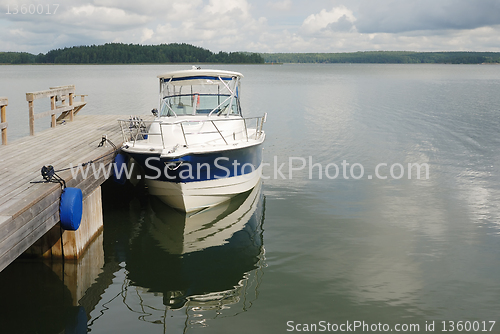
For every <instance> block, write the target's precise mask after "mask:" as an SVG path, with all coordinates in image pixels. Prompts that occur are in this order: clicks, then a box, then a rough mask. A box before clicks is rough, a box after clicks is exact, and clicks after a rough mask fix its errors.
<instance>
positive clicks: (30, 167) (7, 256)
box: [0, 108, 123, 271]
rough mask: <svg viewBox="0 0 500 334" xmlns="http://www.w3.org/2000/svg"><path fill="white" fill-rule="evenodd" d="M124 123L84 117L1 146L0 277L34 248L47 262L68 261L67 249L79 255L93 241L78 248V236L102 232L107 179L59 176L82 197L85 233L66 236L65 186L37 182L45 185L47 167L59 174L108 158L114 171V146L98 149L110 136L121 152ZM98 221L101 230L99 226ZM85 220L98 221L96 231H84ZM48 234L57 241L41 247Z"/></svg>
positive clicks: (112, 117)
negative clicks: (59, 258) (51, 259)
mask: <svg viewBox="0 0 500 334" xmlns="http://www.w3.org/2000/svg"><path fill="white" fill-rule="evenodd" d="M51 109H52V108H51ZM51 115H53V113H51ZM52 118H54V117H53V116H52ZM119 118H123V116H117V115H82V114H79V115H78V117H75V118H74V121H73V122H65V123H64V124H62V125H57V126H56V127H55V128H50V129H47V130H45V131H42V132H40V133H37V134H35V135H33V136H29V137H25V138H22V139H19V140H16V141H13V142H9V144H8V145H0V177H1V181H0V271H1V270H3V269H4V268H5V267H6V266H8V265H9V264H10V263H11V262H12V261H13V260H15V259H16V258H17V257H18V256H19V255H21V254H22V253H24V252H25V251H26V250H28V249H29V248H30V247H31V246H32V245H34V244H35V245H34V248H35V250H31V251H32V252H40V255H42V256H45V257H55V256H61V255H63V256H64V255H66V257H68V251H67V248H68V247H69V248H71V247H73V248H78V249H77V250H75V251H74V252H72V254H77V253H78V252H80V251H82V250H83V249H84V248H85V247H86V244H87V243H88V242H89V241H83V244H81V242H80V244H79V241H77V240H76V239H77V237H76V235H77V234H78V233H87V234H89V233H90V234H97V232H99V231H100V228H102V208H101V207H100V200H101V199H100V185H101V184H102V183H103V182H104V181H105V180H106V177H105V175H103V174H101V175H100V177H98V178H95V177H94V175H93V173H92V172H90V173H89V177H87V178H86V179H83V176H82V175H81V174H79V175H78V176H77V177H76V178H73V177H72V173H71V171H69V170H67V171H64V172H60V173H57V174H58V175H60V176H61V177H62V178H64V179H65V181H66V185H67V186H68V187H77V188H80V189H81V190H82V192H83V198H84V203H83V211H84V212H83V218H82V225H81V227H80V228H79V230H83V232H79V230H77V231H75V232H72V233H69V232H71V231H64V233H63V232H62V231H61V229H60V228H59V227H58V225H59V224H58V222H59V198H60V195H61V186H60V184H58V183H33V182H40V181H43V179H42V176H41V172H40V170H41V168H42V166H47V165H52V166H54V169H55V170H56V171H57V170H59V169H63V168H67V167H69V166H70V164H72V165H73V166H76V165H78V164H80V163H85V162H88V161H91V160H96V159H99V158H100V157H106V158H105V159H103V161H102V162H104V163H105V164H106V165H109V164H110V163H111V162H112V159H113V154H112V152H113V150H114V149H113V147H112V146H111V145H110V144H107V145H106V146H104V147H98V144H99V143H100V142H101V138H102V136H103V135H106V136H107V138H108V139H109V140H110V141H111V142H113V143H114V144H115V145H116V146H117V147H120V146H121V144H122V141H123V139H122V135H121V130H120V127H119V125H118V122H117V120H118V119H119ZM92 215H94V216H96V217H92ZM99 215H100V217H99ZM99 218H100V220H101V221H100V223H101V226H98V223H99ZM86 220H87V221H94V220H95V221H97V225H96V227H88V226H87V225H85V224H86ZM86 226H87V227H86ZM86 229H87V231H86ZM96 229H97V231H95V230H96ZM67 232H68V233H67ZM46 234H48V235H50V234H52V235H53V238H52V239H51V238H49V239H46V240H44V241H42V239H40V238H41V237H42V236H44V235H46ZM47 240H48V241H47ZM51 240H52V241H51ZM32 248H33V247H32ZM58 248H59V250H58ZM65 251H66V254H64V252H65ZM58 252H59V254H56V253H58ZM61 253H62V254H61ZM71 256H72V255H69V257H71ZM73 256H74V255H73Z"/></svg>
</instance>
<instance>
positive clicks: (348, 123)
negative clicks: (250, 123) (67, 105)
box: [0, 64, 500, 333]
mask: <svg viewBox="0 0 500 334" xmlns="http://www.w3.org/2000/svg"><path fill="white" fill-rule="evenodd" d="M188 67H189V66H183V65H176V66H164V65H161V66H159V65H158V66H157V65H151V66H150V65H137V66H1V67H0V73H1V76H0V96H7V97H8V98H9V106H8V107H7V118H8V122H9V140H15V139H16V138H19V137H21V136H24V135H27V134H28V118H27V113H28V107H27V102H26V101H25V96H24V93H26V92H30V91H37V90H44V89H48V88H49V87H51V86H57V85H67V84H75V85H76V88H77V94H88V95H89V96H88V97H87V101H88V105H87V106H86V107H85V108H84V109H83V110H82V111H81V112H82V113H87V114H98V113H105V114H120V115H136V114H146V113H149V110H151V109H152V108H154V107H156V104H157V99H158V96H157V92H158V87H157V80H156V75H158V74H160V73H162V72H167V71H170V70H174V69H185V68H188ZM204 67H212V68H224V69H228V70H235V71H240V72H242V73H243V74H244V75H245V77H244V79H243V82H242V105H243V108H244V109H243V110H244V112H245V115H246V116H259V115H261V114H263V113H264V112H267V113H268V118H267V123H266V124H265V131H266V135H267V138H266V142H265V149H264V162H266V163H267V164H268V165H266V167H265V168H264V177H265V178H266V179H265V180H264V181H263V185H262V189H261V191H256V192H254V193H252V194H249V195H247V196H240V197H239V198H237V199H236V200H235V201H233V202H232V203H231V205H229V206H228V207H224V208H220V212H217V213H216V214H215V213H214V215H212V216H210V215H207V216H205V217H191V218H189V219H188V221H187V222H186V217H185V216H184V215H179V214H178V213H176V212H175V211H172V210H170V209H169V208H168V207H166V206H164V205H163V204H161V203H159V202H158V201H157V200H156V199H155V198H150V197H149V196H147V194H145V193H144V192H141V191H136V192H126V191H123V189H120V188H117V186H115V185H111V184H106V185H105V186H104V188H103V192H104V231H103V236H102V239H101V241H100V242H102V246H101V247H102V249H103V251H104V255H103V258H102V259H101V260H92V261H91V262H90V264H87V266H89V268H93V269H96V268H97V269H98V270H99V272H100V275H99V276H98V277H97V279H96V280H95V283H94V284H93V285H92V286H91V287H90V288H89V289H88V290H87V293H86V294H85V295H84V296H83V298H81V299H80V300H78V301H74V300H72V299H71V298H72V297H71V295H70V294H69V292H68V290H67V288H66V287H65V285H64V284H63V282H62V281H61V278H60V277H59V276H57V275H56V274H55V273H54V272H53V271H52V270H50V268H49V267H48V266H47V265H44V264H41V263H40V262H26V261H18V262H15V263H14V264H13V265H11V266H9V267H8V268H7V269H5V270H4V271H3V272H2V273H1V274H0V282H1V284H2V285H1V287H0V289H1V294H0V296H2V298H1V299H0V324H1V325H2V332H4V329H5V330H6V333H35V332H36V333H64V332H66V333H81V332H86V331H90V332H92V333H165V332H167V333H285V332H287V331H292V330H298V329H300V330H307V329H308V330H309V331H311V330H314V329H316V330H317V331H321V330H322V329H324V330H325V331H329V330H330V331H333V330H337V331H341V329H344V331H349V329H351V330H352V331H354V330H356V331H357V332H362V331H363V329H364V332H366V331H371V332H384V330H388V331H390V330H393V331H396V330H398V329H399V330H402V331H404V330H405V329H406V330H407V331H412V332H421V333H423V332H431V331H432V329H434V331H435V332H443V331H444V330H446V331H449V332H453V329H455V330H456V331H457V332H458V331H460V330H461V332H478V333H479V332H492V333H495V332H496V333H500V317H499V310H500V283H499V282H500V207H499V205H500V178H499V176H500V150H499V148H500V135H499V129H500V94H499V92H500V66H493V65H368V64H359V65H350V64H336V65H317V64H304V65H282V66H271V65H258V66H257V65H255V66H254V65H228V66H204ZM46 104H47V105H46V106H44V105H43V104H42V105H41V106H40V109H38V111H45V109H48V108H49V102H48V100H47V101H46ZM36 107H37V106H36ZM42 109H43V110H42ZM37 122H38V123H39V124H38V123H37V126H38V128H39V129H40V130H41V129H43V128H45V127H46V126H47V124H43V123H44V122H46V123H48V122H49V120H48V119H42V120H39V121H37ZM47 145H48V147H50V143H47ZM75 163H77V162H75ZM409 164H410V165H409ZM417 165H418V166H420V173H418V171H417V169H418V166H417ZM37 168H38V167H37ZM417 177H419V178H417ZM4 178H7V179H8V175H2V179H4ZM125 189H127V190H130V189H132V186H130V185H129V186H127V187H126V188H125ZM203 222H211V223H210V224H211V225H210V227H211V228H213V230H211V231H212V232H213V233H206V234H204V235H202V236H201V237H200V236H198V237H196V236H195V237H194V239H192V238H191V237H190V236H189V233H187V231H188V230H189V229H190V228H192V227H193V226H198V225H196V224H203ZM228 226H231V228H233V227H234V228H233V229H232V230H231V229H230V228H228ZM224 233H227V235H225V234H224ZM213 236H215V238H212V237H213ZM217 236H218V237H217ZM221 236H225V237H221ZM190 238H191V239H190ZM221 239H222V240H225V241H224V242H221V241H220V240H221ZM88 270H91V269H88ZM495 322H498V323H495ZM356 325H358V326H361V327H355V326H356ZM363 325H366V327H363ZM336 326H337V327H336ZM416 326H419V327H416ZM417 329H418V330H417Z"/></svg>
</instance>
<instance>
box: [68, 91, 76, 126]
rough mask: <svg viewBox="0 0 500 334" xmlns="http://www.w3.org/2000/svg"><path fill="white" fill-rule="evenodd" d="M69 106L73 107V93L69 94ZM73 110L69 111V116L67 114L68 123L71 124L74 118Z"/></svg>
mask: <svg viewBox="0 0 500 334" xmlns="http://www.w3.org/2000/svg"><path fill="white" fill-rule="evenodd" d="M69 106H70V107H73V93H69ZM74 111H75V110H74V109H71V111H70V114H69V121H70V122H73V116H74Z"/></svg>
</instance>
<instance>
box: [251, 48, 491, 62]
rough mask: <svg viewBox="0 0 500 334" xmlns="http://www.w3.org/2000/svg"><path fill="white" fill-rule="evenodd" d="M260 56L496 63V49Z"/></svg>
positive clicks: (273, 57) (272, 56)
mask: <svg viewBox="0 0 500 334" xmlns="http://www.w3.org/2000/svg"><path fill="white" fill-rule="evenodd" d="M261 55H262V56H263V57H264V60H265V62H266V63H377V64H420V63H426V64H431V63H435V64H483V63H500V52H411V51H364V52H346V53H262V54H261Z"/></svg>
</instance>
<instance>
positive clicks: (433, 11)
mask: <svg viewBox="0 0 500 334" xmlns="http://www.w3.org/2000/svg"><path fill="white" fill-rule="evenodd" d="M0 4H1V6H0V51H26V52H31V53H39V52H42V53H45V52H47V51H49V50H51V49H54V48H60V47H66V46H75V45H90V44H103V43H109V42H121V43H134V44H161V43H188V44H193V45H196V46H201V47H204V48H207V49H209V50H211V51H213V52H218V51H221V50H222V51H226V52H231V51H252V52H346V51H367V50H411V51H449V50H455V51H462V50H466V51H500V0H477V1H473V0H307V1H306V0H93V1H88V0H87V1H85V0H69V1H66V0H64V1H62V0H61V1H60V0H21V1H17V0H0ZM23 12H25V14H23ZM30 12H34V13H33V14H30ZM9 13H10V14H9Z"/></svg>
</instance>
